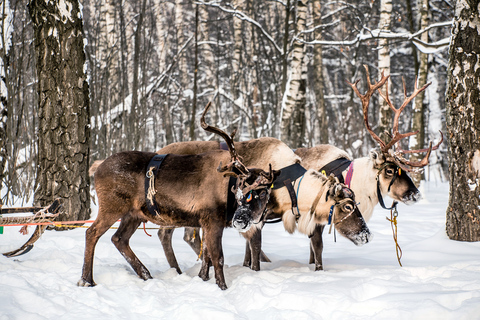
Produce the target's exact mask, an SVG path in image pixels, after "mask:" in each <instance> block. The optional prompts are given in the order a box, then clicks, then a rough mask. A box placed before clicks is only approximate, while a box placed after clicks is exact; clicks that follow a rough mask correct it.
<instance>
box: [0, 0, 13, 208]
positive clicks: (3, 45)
mask: <svg viewBox="0 0 480 320" xmlns="http://www.w3.org/2000/svg"><path fill="white" fill-rule="evenodd" d="M0 10H1V12H0V19H1V20H0V37H1V39H0V76H1V77H0V78H1V81H0V190H2V189H3V181H4V179H5V175H4V172H5V166H6V163H7V156H8V153H7V130H8V125H7V124H8V123H7V119H8V109H9V106H8V105H9V82H8V81H7V79H8V78H9V70H8V67H9V53H8V51H9V48H10V44H11V34H12V28H13V25H12V13H11V12H10V7H9V2H8V1H6V0H3V1H2V3H1V7H0ZM10 91H11V90H10ZM2 198H3V197H2V195H0V206H1V205H2V203H3V202H2Z"/></svg>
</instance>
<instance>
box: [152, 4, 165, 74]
mask: <svg viewBox="0 0 480 320" xmlns="http://www.w3.org/2000/svg"><path fill="white" fill-rule="evenodd" d="M153 3H154V5H153V9H154V12H155V29H156V31H157V43H156V46H155V50H156V51H157V57H158V71H159V73H162V72H163V71H165V69H166V64H167V63H166V60H167V41H168V28H167V26H166V25H165V20H164V18H163V17H164V15H165V13H166V8H165V6H166V4H165V1H164V0H154V1H153Z"/></svg>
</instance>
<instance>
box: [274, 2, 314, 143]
mask: <svg viewBox="0 0 480 320" xmlns="http://www.w3.org/2000/svg"><path fill="white" fill-rule="evenodd" d="M307 2H308V1H307V0H299V1H297V10H296V11H297V15H296V30H295V31H296V34H297V36H298V37H299V38H300V39H302V40H303V39H304V35H303V34H302V33H301V32H302V31H304V30H305V27H306V17H307ZM304 57H305V44H303V43H302V42H300V41H295V42H294V43H293V50H292V61H291V63H290V72H289V76H288V80H287V84H286V88H285V92H284V94H283V99H282V126H281V134H282V139H281V140H282V141H284V142H285V143H287V144H288V145H289V146H290V147H292V148H299V147H302V146H304V143H305V141H304V133H305V102H306V95H305V93H306V82H307V81H306V68H305V66H304Z"/></svg>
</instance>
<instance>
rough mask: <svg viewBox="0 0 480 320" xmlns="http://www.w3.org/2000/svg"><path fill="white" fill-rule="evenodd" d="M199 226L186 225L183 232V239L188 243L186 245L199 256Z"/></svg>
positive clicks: (200, 241) (200, 242) (200, 240)
mask: <svg viewBox="0 0 480 320" xmlns="http://www.w3.org/2000/svg"><path fill="white" fill-rule="evenodd" d="M200 237H201V235H200V228H190V227H186V228H185V231H184V234H183V240H184V241H185V242H186V243H188V245H189V246H190V247H191V248H192V249H193V251H194V252H195V254H196V255H197V257H199V258H201V257H200V254H201V244H202V239H201V238H200Z"/></svg>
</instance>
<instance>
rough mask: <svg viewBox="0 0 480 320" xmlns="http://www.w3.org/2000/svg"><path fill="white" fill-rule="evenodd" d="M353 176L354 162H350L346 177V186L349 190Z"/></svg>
mask: <svg viewBox="0 0 480 320" xmlns="http://www.w3.org/2000/svg"><path fill="white" fill-rule="evenodd" d="M352 175H353V161H352V162H350V165H349V166H348V171H347V175H346V177H345V184H346V185H347V187H349V188H350V182H351V181H352Z"/></svg>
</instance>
